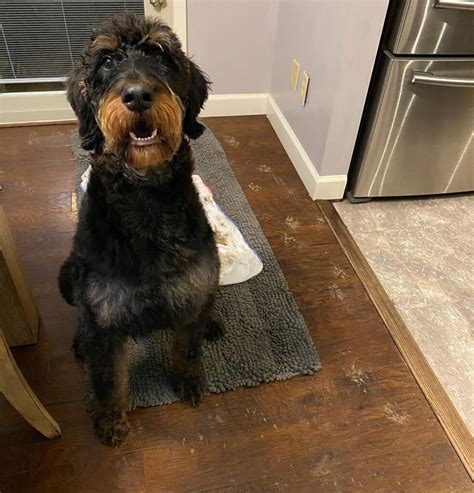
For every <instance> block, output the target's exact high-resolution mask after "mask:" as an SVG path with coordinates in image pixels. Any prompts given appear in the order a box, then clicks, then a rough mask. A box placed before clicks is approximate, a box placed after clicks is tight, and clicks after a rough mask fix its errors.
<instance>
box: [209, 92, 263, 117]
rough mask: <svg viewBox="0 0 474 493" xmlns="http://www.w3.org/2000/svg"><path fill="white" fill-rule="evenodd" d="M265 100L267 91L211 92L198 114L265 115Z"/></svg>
mask: <svg viewBox="0 0 474 493" xmlns="http://www.w3.org/2000/svg"><path fill="white" fill-rule="evenodd" d="M267 101H268V94H267V93H253V94H211V95H210V96H209V99H208V100H207V101H206V105H205V106H204V109H203V110H202V111H201V113H200V116H201V117H204V118H205V117H209V116H244V115H265V114H266V112H267Z"/></svg>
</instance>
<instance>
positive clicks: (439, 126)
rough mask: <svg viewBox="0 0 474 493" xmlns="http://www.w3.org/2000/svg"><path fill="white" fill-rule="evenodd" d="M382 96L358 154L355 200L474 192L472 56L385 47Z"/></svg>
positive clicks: (368, 121)
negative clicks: (403, 52) (412, 55)
mask: <svg viewBox="0 0 474 493" xmlns="http://www.w3.org/2000/svg"><path fill="white" fill-rule="evenodd" d="M384 58H385V60H384V64H385V66H384V69H383V76H382V79H381V82H380V85H381V87H380V89H379V91H378V92H377V98H376V99H375V100H374V101H373V105H372V110H371V112H370V113H369V115H368V118H367V119H366V122H365V126H364V132H363V134H362V139H361V145H360V147H359V152H358V155H357V157H356V159H355V166H354V175H353V182H352V193H353V195H354V196H355V197H384V196H402V195H427V194H440V193H452V192H465V191H473V190H474V138H473V127H474V57H473V58H464V59H460V58H437V59H420V58H416V59H409V58H400V57H397V58H395V57H393V56H392V55H391V54H390V53H389V52H384Z"/></svg>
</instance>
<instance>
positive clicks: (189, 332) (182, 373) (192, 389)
mask: <svg viewBox="0 0 474 493" xmlns="http://www.w3.org/2000/svg"><path fill="white" fill-rule="evenodd" d="M204 328H205V321H204V320H202V317H200V318H199V320H197V321H196V322H193V323H191V324H189V325H186V326H184V327H178V328H176V329H175V331H174V344H173V376H172V385H173V388H174V391H175V392H176V394H177V396H178V397H179V398H180V399H181V400H184V401H187V402H189V403H190V404H192V405H193V406H197V405H198V404H199V402H200V401H201V397H202V394H203V371H202V365H201V359H200V355H201V348H200V346H201V340H202V335H203V334H202V332H203V329H204Z"/></svg>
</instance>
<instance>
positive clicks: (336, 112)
mask: <svg viewBox="0 0 474 493" xmlns="http://www.w3.org/2000/svg"><path fill="white" fill-rule="evenodd" d="M387 6H388V0H357V1H356V0H279V8H278V15H277V25H276V33H275V46H274V54H275V55H274V62H273V68H272V82H271V94H272V95H273V97H274V98H275V101H276V102H277V104H278V106H279V107H280V109H281V110H282V112H283V114H284V115H285V117H286V119H287V120H288V122H289V124H290V125H291V127H292V129H293V131H294V132H295V134H296V135H297V137H298V139H299V140H300V142H301V144H302V145H303V147H304V149H305V150H306V152H307V154H308V155H309V157H310V159H311V161H312V163H313V164H314V165H315V167H316V170H317V171H318V173H319V174H320V175H345V174H347V171H348V169H349V164H350V159H351V155H352V151H353V147H354V143H355V139H356V136H357V130H358V127H359V122H360V117H361V115H362V110H363V107H364V101H365V98H366V95H367V88H368V84H369V81H370V76H371V73H372V69H373V63H374V60H375V54H376V51H377V46H378V43H379V39H380V34H381V30H382V27H383V22H384V19H385V13H386V9H387ZM293 58H297V59H298V60H299V61H300V63H301V68H302V69H303V68H304V69H305V70H306V71H307V72H308V73H309V74H310V76H311V81H310V86H309V92H308V98H307V102H306V107H304V108H303V106H301V104H300V102H299V100H298V98H297V96H296V94H295V93H294V92H293V91H292V90H291V88H290V87H289V74H290V69H291V62H292V59H293Z"/></svg>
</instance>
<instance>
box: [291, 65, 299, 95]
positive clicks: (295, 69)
mask: <svg viewBox="0 0 474 493" xmlns="http://www.w3.org/2000/svg"><path fill="white" fill-rule="evenodd" d="M299 75H300V62H299V61H298V60H296V58H293V65H292V66H291V77H290V87H291V88H292V89H293V91H295V92H296V91H297V89H298V78H299Z"/></svg>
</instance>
